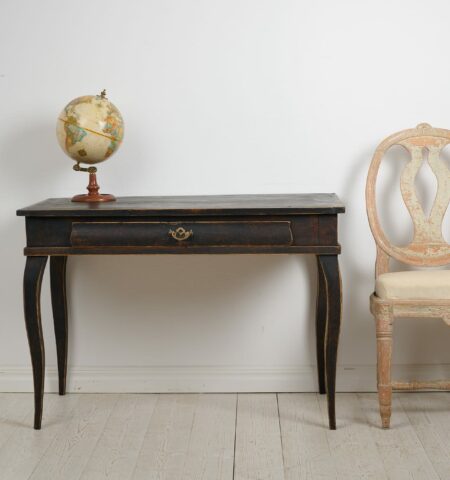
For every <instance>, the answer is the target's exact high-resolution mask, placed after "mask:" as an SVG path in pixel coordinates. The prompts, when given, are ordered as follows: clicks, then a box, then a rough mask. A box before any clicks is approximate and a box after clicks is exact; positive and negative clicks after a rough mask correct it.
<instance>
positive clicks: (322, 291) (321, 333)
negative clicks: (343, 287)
mask: <svg viewBox="0 0 450 480" xmlns="http://www.w3.org/2000/svg"><path fill="white" fill-rule="evenodd" d="M316 260H317V301H316V354H317V374H318V377H319V393H321V394H324V393H326V391H327V390H326V386H325V332H326V326H327V291H326V286H325V277H324V275H323V270H322V267H321V265H320V260H319V257H318V256H317V257H316Z"/></svg>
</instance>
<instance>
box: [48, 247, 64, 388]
mask: <svg viewBox="0 0 450 480" xmlns="http://www.w3.org/2000/svg"><path fill="white" fill-rule="evenodd" d="M66 264H67V257H66V256H61V257H60V256H54V257H50V286H51V294H52V309H53V323H54V326H55V338H56V353H57V358H58V379H59V394H60V395H65V393H66V376H67V332H68V329H67V299H66Z"/></svg>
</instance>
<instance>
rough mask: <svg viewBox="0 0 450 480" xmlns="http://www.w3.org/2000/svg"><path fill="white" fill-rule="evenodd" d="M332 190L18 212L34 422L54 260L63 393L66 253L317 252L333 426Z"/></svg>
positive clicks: (62, 203) (335, 207)
mask: <svg viewBox="0 0 450 480" xmlns="http://www.w3.org/2000/svg"><path fill="white" fill-rule="evenodd" d="M344 211H345V208H344V205H343V204H342V203H341V202H340V200H339V199H338V197H337V196H336V195H335V194H299V195H225V196H202V197H126V198H119V199H118V200H117V201H116V202H111V203H104V204H101V203H98V204H92V203H91V204H83V203H73V202H71V201H70V199H67V198H54V199H49V200H45V201H43V202H40V203H37V204H35V205H32V206H30V207H27V208H23V209H21V210H18V212H17V215H21V216H25V219H26V232H27V246H26V247H25V250H24V253H25V255H26V257H27V261H26V266H25V273H24V309H25V322H26V327H27V334H28V342H29V345H30V352H31V361H32V365H33V380H34V398H35V418H34V428H36V429H40V428H41V420H42V402H43V395H44V373H45V372H44V370H45V357H44V341H43V336H42V327H41V318H40V292H41V280H42V275H43V273H44V269H45V265H46V263H47V258H48V257H49V256H50V283H51V295H52V307H53V317H54V325H55V335H56V347H57V355H58V375H59V393H60V395H64V394H65V392H66V372H67V334H68V332H67V305H66V283H65V272H66V263H67V257H68V256H70V255H123V254H133V255H147V254H155V253H157V254H192V253H198V254H205V253H209V254H218V253H220V254H229V253H235V254H237V253H251V254H258V253H259V254H267V253H294V254H305V253H308V254H314V255H316V257H317V265H318V272H319V274H318V289H317V312H316V337H317V366H318V376H319V391H320V393H327V399H328V416H329V424H330V428H331V429H335V428H336V417H335V383H336V358H337V347H338V341H339V330H340V323H341V281H340V274H339V264H338V254H339V253H340V251H341V247H340V245H339V243H338V238H337V232H338V229H337V223H338V222H337V217H338V214H339V213H343V212H344Z"/></svg>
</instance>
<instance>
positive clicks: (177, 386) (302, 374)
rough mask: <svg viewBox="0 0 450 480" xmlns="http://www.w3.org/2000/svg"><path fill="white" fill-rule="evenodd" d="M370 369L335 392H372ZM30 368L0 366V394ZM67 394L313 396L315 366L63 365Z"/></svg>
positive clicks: (423, 368)
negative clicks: (172, 393)
mask: <svg viewBox="0 0 450 480" xmlns="http://www.w3.org/2000/svg"><path fill="white" fill-rule="evenodd" d="M393 377H394V378H395V379H398V380H400V379H401V380H413V379H414V380H416V379H421V380H436V379H445V378H447V379H448V378H450V365H449V364H444V365H397V366H394V368H393ZM375 379H376V368H375V366H374V365H353V366H352V365H344V366H339V367H338V372H337V391H339V392H373V391H375V390H376V383H375ZM32 389H33V377H32V373H31V368H30V367H9V366H8V367H0V392H31V391H32ZM45 391H46V392H57V391H58V379H57V371H56V368H55V367H49V368H47V370H46V380H45ZM67 391H68V392H80V393H81V392H83V393H94V392H104V393H113V392H114V393H131V392H142V393H169V392H315V391H317V375H316V367H314V366H302V367H261V366H260V367H258V366H257V367H242V366H228V367H222V366H182V367H165V366H157V367H111V366H108V367H94V366H92V367H69V372H68V388H67Z"/></svg>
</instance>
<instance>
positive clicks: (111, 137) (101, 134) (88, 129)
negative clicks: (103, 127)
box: [58, 117, 122, 143]
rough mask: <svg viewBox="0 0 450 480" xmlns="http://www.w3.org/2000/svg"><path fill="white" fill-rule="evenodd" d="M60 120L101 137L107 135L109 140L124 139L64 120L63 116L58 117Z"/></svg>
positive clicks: (120, 141) (119, 141)
mask: <svg viewBox="0 0 450 480" xmlns="http://www.w3.org/2000/svg"><path fill="white" fill-rule="evenodd" d="M58 120H59V121H61V122H63V123H66V124H67V125H73V126H74V127H78V128H81V129H82V130H86V131H87V132H89V133H94V134H95V135H100V136H101V137H105V138H107V139H109V140H113V141H114V142H118V143H122V140H118V139H117V138H116V137H113V136H111V135H106V133H100V132H96V131H95V130H91V129H90V128H86V127H80V125H77V124H76V123H73V122H68V121H67V120H64V119H63V118H59V117H58Z"/></svg>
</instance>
